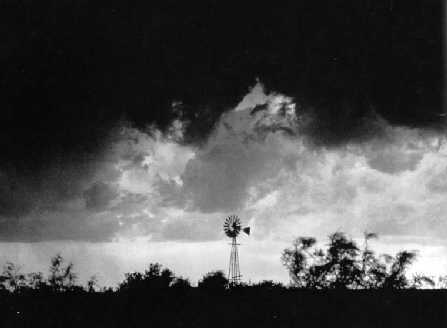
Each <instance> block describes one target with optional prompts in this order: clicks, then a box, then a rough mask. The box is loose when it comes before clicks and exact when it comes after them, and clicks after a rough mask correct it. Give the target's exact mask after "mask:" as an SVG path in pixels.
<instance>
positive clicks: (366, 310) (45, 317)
mask: <svg viewBox="0 0 447 328" xmlns="http://www.w3.org/2000/svg"><path fill="white" fill-rule="evenodd" d="M0 307H1V309H2V310H1V316H0V326H1V327H36V326H41V327H306V326H309V325H312V326H314V327H334V326H337V327H346V328H347V327H363V328H366V327H421V326H424V327H427V328H428V327H446V325H447V291H445V290H442V291H441V290H419V291H409V290H406V291H392V292H391V291H388V292H387V291H321V292H318V291H303V290H287V289H281V290H272V289H268V288H254V287H253V288H241V289H233V290H224V291H219V292H217V291H215V292H213V291H209V290H201V289H198V288H191V289H187V290H165V291H162V292H161V291H160V292H157V291H152V292H148V293H141V292H139V293H135V292H132V293H118V292H109V293H107V292H105V293H86V292H79V293H76V292H73V293H66V294H53V295H50V294H46V295H44V294H35V295H32V294H29V295H7V294H4V295H3V296H1V297H0Z"/></svg>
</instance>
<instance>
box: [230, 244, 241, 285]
mask: <svg viewBox="0 0 447 328" xmlns="http://www.w3.org/2000/svg"><path fill="white" fill-rule="evenodd" d="M237 246H238V244H237V242H236V238H235V237H234V238H232V242H231V254H230V265H229V268H228V280H229V284H230V286H233V285H237V284H238V283H239V282H240V279H241V273H240V269H239V254H238V251H237Z"/></svg>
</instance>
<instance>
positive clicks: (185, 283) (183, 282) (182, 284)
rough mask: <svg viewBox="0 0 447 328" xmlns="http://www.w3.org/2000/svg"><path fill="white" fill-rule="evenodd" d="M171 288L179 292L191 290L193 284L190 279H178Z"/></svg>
mask: <svg viewBox="0 0 447 328" xmlns="http://www.w3.org/2000/svg"><path fill="white" fill-rule="evenodd" d="M171 288H174V289H177V290H186V289H189V288H191V283H190V281H189V280H188V279H185V278H182V277H177V278H175V279H174V281H173V282H172V284H171Z"/></svg>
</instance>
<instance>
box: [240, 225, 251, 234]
mask: <svg viewBox="0 0 447 328" xmlns="http://www.w3.org/2000/svg"><path fill="white" fill-rule="evenodd" d="M242 231H243V232H245V233H246V234H247V235H250V227H245V228H244V229H242Z"/></svg>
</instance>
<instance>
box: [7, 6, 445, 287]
mask: <svg viewBox="0 0 447 328" xmlns="http://www.w3.org/2000/svg"><path fill="white" fill-rule="evenodd" d="M2 6H4V7H5V8H2V10H0V15H1V16H2V17H0V18H2V20H1V21H2V22H3V23H2V24H4V25H5V27H6V29H5V31H7V32H5V33H6V35H5V38H4V39H3V41H2V48H1V49H3V50H2V54H1V55H0V64H1V65H2V67H3V68H4V69H3V70H2V72H1V73H0V74H1V83H2V91H1V92H2V94H3V95H4V97H2V98H1V100H0V102H1V106H2V109H3V110H4V114H2V121H1V123H2V129H1V131H0V142H1V149H2V152H1V153H0V159H1V163H0V243H1V245H0V264H2V263H4V262H6V261H7V260H10V261H13V262H15V263H17V264H19V265H22V269H23V271H31V270H35V271H44V272H45V271H46V270H47V267H48V264H49V260H50V257H51V256H53V255H55V254H56V253H57V252H61V253H62V255H63V256H64V257H66V258H67V260H70V261H73V262H74V264H75V268H77V271H78V272H79V273H80V276H81V279H83V280H85V279H86V278H87V277H88V276H90V275H92V274H96V275H98V277H99V280H100V283H102V284H109V285H114V284H116V283H117V282H118V281H119V280H121V279H123V274H124V273H125V272H129V271H131V270H143V269H144V268H145V267H146V266H147V265H148V264H149V263H150V262H155V261H157V262H160V263H162V264H164V265H166V266H167V267H169V268H171V269H172V270H174V271H175V272H176V273H177V274H180V275H183V276H185V277H189V278H191V279H192V281H193V282H195V281H197V279H198V278H200V277H201V276H202V275H203V274H204V273H206V272H207V271H211V270H216V269H222V270H224V271H226V269H227V265H228V259H229V251H230V249H229V245H228V240H227V238H226V237H225V235H224V233H223V230H222V224H223V221H224V219H225V217H226V216H228V215H229V214H237V215H238V216H239V217H240V218H241V219H242V222H243V224H244V225H249V226H251V227H252V235H250V236H249V237H247V236H244V237H242V238H241V243H242V246H241V250H240V260H241V271H242V274H243V277H244V280H254V281H255V280H261V279H273V280H280V281H283V282H287V281H288V276H287V272H286V270H285V269H284V268H283V267H282V266H281V262H280V255H281V251H282V250H283V249H284V248H285V247H287V246H288V245H290V244H291V242H292V240H293V239H294V238H295V237H297V236H303V235H306V236H315V237H318V238H319V239H320V240H321V241H322V242H324V241H325V238H326V237H327V235H328V234H330V233H332V232H335V231H344V232H346V233H347V234H348V235H349V236H350V237H352V238H361V236H362V233H363V232H364V231H366V230H367V231H373V232H376V233H378V234H379V236H380V239H379V240H377V241H374V243H375V248H376V249H377V250H378V251H384V252H385V251H386V252H390V253H395V252H397V251H398V250H401V249H410V250H413V249H414V250H418V251H419V260H418V262H417V263H416V264H415V266H414V270H415V271H421V272H424V273H428V274H433V275H438V274H442V273H444V274H447V244H446V240H447V238H446V237H447V221H446V219H445V213H446V212H447V197H446V196H447V144H446V143H445V141H446V133H445V132H446V116H445V110H444V107H443V97H442V94H443V91H444V84H443V75H444V70H443V67H444V66H443V61H442V59H443V55H442V54H443V47H442V41H443V40H442V35H443V34H442V17H441V16H442V14H441V13H442V12H443V10H442V9H443V8H442V2H441V1H430V2H427V3H426V4H406V3H405V2H402V3H401V2H399V1H377V2H374V3H372V2H370V1H366V0H365V1H351V2H350V1H346V3H345V6H337V5H336V4H334V2H328V3H327V4H326V5H325V6H322V5H321V4H319V5H317V4H313V2H310V1H309V2H305V1H303V2H300V4H297V5H296V6H291V5H290V6H286V7H281V6H277V7H275V8H270V7H268V6H266V7H263V6H259V8H256V9H254V8H251V7H249V6H246V7H244V6H241V7H238V8H224V7H223V6H221V5H218V4H217V3H212V4H208V5H207V6H204V7H198V6H197V8H192V7H184V6H183V5H179V4H170V5H166V6H162V5H158V6H155V5H154V6H152V5H151V6H150V5H148V4H143V3H140V4H139V5H137V6H135V7H131V6H124V5H119V6H115V5H111V6H110V7H109V8H101V7H100V6H97V5H96V4H90V3H88V4H87V2H85V1H81V0H80V1H79V2H78V3H77V4H76V5H75V4H73V3H69V2H64V1H62V2H60V1H57V2H53V1H46V2H45V3H43V4H39V6H37V5H33V4H23V5H20V4H16V5H14V4H10V5H2ZM95 6H96V7H95ZM324 8H326V9H324ZM47 17H52V19H51V20H48V19H47Z"/></svg>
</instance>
